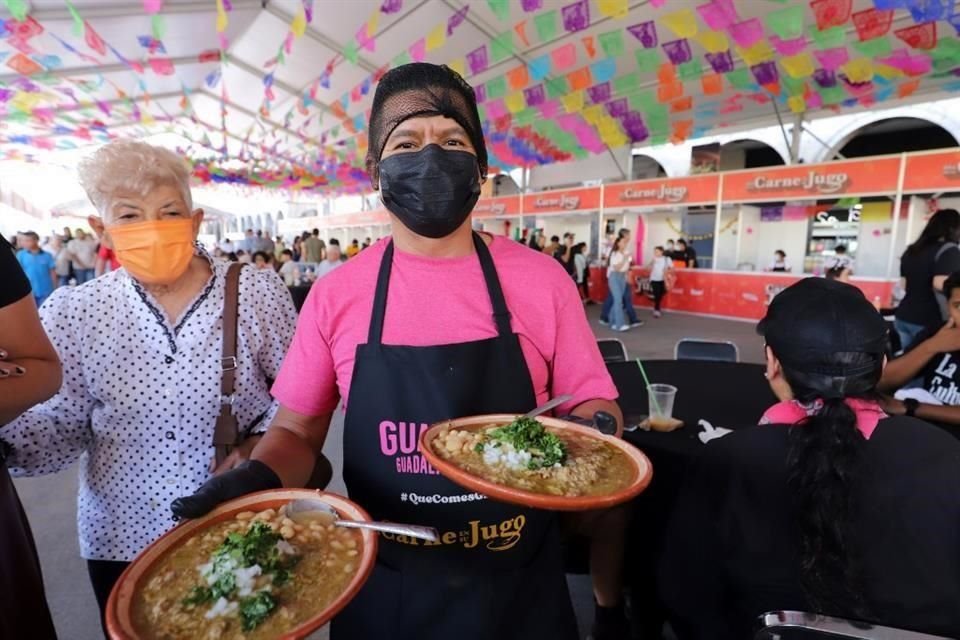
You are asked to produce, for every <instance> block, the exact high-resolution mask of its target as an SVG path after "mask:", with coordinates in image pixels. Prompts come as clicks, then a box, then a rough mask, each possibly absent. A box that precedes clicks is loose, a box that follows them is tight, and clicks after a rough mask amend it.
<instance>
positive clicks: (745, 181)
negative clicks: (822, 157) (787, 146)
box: [723, 156, 900, 202]
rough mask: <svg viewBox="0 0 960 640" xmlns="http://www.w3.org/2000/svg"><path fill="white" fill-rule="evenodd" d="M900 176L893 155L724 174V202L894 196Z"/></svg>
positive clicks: (898, 164)
mask: <svg viewBox="0 0 960 640" xmlns="http://www.w3.org/2000/svg"><path fill="white" fill-rule="evenodd" d="M899 174H900V158H899V157H896V156H887V157H878V158H870V159H869V160H849V161H842V162H831V163H829V164H818V165H794V166H790V167H767V168H764V169H755V170H750V171H734V172H732V173H725V174H724V178H723V201H724V202H779V201H781V200H807V199H811V198H828V197H830V196H835V197H838V198H839V197H841V196H853V195H858V196H866V195H882V194H885V193H894V192H896V190H897V179H898V178H899Z"/></svg>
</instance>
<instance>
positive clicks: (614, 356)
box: [597, 338, 629, 362]
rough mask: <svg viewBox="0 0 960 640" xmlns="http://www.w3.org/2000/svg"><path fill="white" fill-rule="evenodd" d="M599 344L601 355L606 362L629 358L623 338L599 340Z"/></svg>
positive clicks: (623, 360) (622, 360)
mask: <svg viewBox="0 0 960 640" xmlns="http://www.w3.org/2000/svg"><path fill="white" fill-rule="evenodd" d="M597 346H598V347H600V355H602V356H603V361H604V362H626V361H627V360H628V359H629V357H628V356H627V347H626V345H624V344H623V342H622V341H621V340H617V339H616V338H606V339H604V340H597Z"/></svg>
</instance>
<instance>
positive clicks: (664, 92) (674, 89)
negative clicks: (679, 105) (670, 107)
mask: <svg viewBox="0 0 960 640" xmlns="http://www.w3.org/2000/svg"><path fill="white" fill-rule="evenodd" d="M680 97H683V83H682V82H680V81H679V80H674V81H672V82H661V83H660V86H658V87H657V100H659V101H660V102H672V101H674V100H676V99H677V98H680Z"/></svg>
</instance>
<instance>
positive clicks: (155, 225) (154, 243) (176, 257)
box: [107, 218, 194, 284]
mask: <svg viewBox="0 0 960 640" xmlns="http://www.w3.org/2000/svg"><path fill="white" fill-rule="evenodd" d="M107 232H108V233H109V234H110V238H111V240H113V251H114V253H116V255H117V260H119V261H120V264H121V265H123V268H124V269H126V270H127V272H128V273H129V274H130V275H131V276H133V277H134V278H136V279H137V280H139V281H140V282H142V283H144V284H170V283H171V282H174V281H176V279H177V278H179V277H180V276H182V275H183V273H184V272H185V271H186V270H187V267H188V266H190V260H191V259H192V258H193V253H194V252H193V244H194V235H193V233H194V232H193V219H192V218H185V219H182V220H163V221H159V220H148V221H147V222H135V223H133V224H118V225H112V226H110V227H107Z"/></svg>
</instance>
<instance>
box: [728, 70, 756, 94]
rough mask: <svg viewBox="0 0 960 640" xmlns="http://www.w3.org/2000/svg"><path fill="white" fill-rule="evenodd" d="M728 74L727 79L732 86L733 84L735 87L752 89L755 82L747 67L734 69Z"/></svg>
mask: <svg viewBox="0 0 960 640" xmlns="http://www.w3.org/2000/svg"><path fill="white" fill-rule="evenodd" d="M726 75H727V80H728V81H729V82H730V86H732V87H733V88H734V89H740V90H745V89H750V88H752V87H753V85H754V84H755V83H754V81H753V77H752V76H751V75H750V71H748V70H747V69H734V70H733V71H731V72H729V73H727V74H726Z"/></svg>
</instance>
